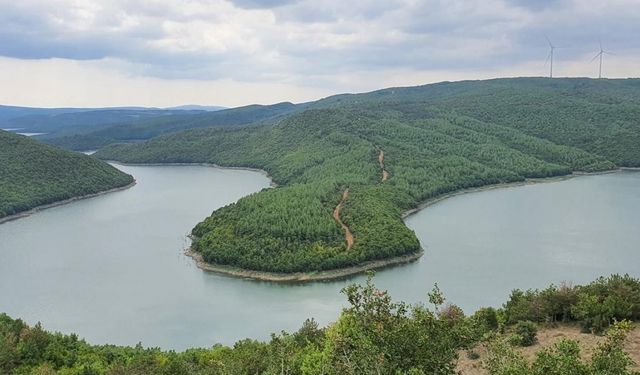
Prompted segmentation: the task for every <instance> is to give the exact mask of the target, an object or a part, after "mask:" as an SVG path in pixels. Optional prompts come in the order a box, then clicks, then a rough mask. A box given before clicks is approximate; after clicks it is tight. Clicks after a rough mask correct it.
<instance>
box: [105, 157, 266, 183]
mask: <svg viewBox="0 0 640 375" xmlns="http://www.w3.org/2000/svg"><path fill="white" fill-rule="evenodd" d="M100 160H102V161H104V162H105V163H112V164H118V165H122V166H125V167H179V166H183V167H210V168H218V169H231V170H238V171H250V172H258V173H260V174H261V175H263V176H265V177H267V178H268V179H269V185H270V186H271V187H278V184H277V183H276V182H274V181H273V178H272V177H271V175H270V174H269V172H267V171H265V170H264V169H260V168H251V167H225V166H222V165H218V164H213V163H124V162H121V161H117V160H108V159H105V160H103V159H100Z"/></svg>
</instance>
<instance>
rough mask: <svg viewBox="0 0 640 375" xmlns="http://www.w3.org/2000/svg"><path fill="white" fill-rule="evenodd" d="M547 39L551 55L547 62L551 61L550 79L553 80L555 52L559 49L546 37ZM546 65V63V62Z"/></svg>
mask: <svg viewBox="0 0 640 375" xmlns="http://www.w3.org/2000/svg"><path fill="white" fill-rule="evenodd" d="M544 37H545V38H546V39H547V42H548V43H549V55H548V56H547V61H549V62H550V63H551V64H550V65H549V78H553V51H555V49H556V48H557V47H556V46H554V45H553V43H551V40H550V39H549V37H548V36H546V35H545V36H544ZM545 64H546V61H545Z"/></svg>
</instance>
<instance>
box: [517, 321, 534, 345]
mask: <svg viewBox="0 0 640 375" xmlns="http://www.w3.org/2000/svg"><path fill="white" fill-rule="evenodd" d="M537 334H538V326H537V325H536V324H535V323H533V322H529V321H524V322H519V323H518V324H516V328H515V335H516V336H518V337H519V338H520V346H531V345H533V344H535V342H536V335H537Z"/></svg>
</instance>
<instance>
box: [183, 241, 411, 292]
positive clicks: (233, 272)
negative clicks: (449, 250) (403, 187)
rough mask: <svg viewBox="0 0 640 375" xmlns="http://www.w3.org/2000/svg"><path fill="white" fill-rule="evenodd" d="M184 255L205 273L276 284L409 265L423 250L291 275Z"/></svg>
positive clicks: (193, 253)
mask: <svg viewBox="0 0 640 375" xmlns="http://www.w3.org/2000/svg"><path fill="white" fill-rule="evenodd" d="M184 254H185V255H186V256H188V257H189V258H191V259H193V260H194V262H195V264H196V266H197V267H198V268H200V269H201V270H203V271H205V272H212V273H217V274H220V275H224V276H231V277H236V278H241V279H248V280H255V281H269V282H277V283H303V282H311V281H332V280H339V279H345V278H349V277H351V276H355V275H358V274H362V273H366V272H368V271H372V270H379V269H383V268H388V267H393V266H397V265H401V264H406V263H411V262H414V261H416V260H418V259H419V258H420V257H421V256H422V255H424V250H423V249H422V248H420V251H418V252H416V253H413V254H407V255H400V256H397V257H393V258H388V259H379V260H370V261H367V262H365V263H362V264H360V265H356V266H351V267H345V268H336V269H332V270H326V271H316V272H293V273H277V272H267V271H252V270H247V269H242V268H238V267H233V266H226V265H221V264H215V263H209V262H206V261H205V260H204V259H202V255H201V254H200V253H198V252H196V251H194V250H193V249H192V248H191V247H188V248H187V249H186V250H185V251H184Z"/></svg>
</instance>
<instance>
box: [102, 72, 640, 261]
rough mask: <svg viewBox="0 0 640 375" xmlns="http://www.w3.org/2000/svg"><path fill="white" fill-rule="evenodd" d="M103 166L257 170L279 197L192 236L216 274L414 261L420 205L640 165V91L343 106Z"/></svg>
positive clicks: (151, 145)
mask: <svg viewBox="0 0 640 375" xmlns="http://www.w3.org/2000/svg"><path fill="white" fill-rule="evenodd" d="M97 156H98V157H101V158H105V159H115V160H121V161H126V162H136V163H163V162H194V163H196V162H209V163H216V164H220V165H226V166H245V167H254V168H262V169H264V170H266V171H268V172H269V173H270V175H271V176H273V179H274V180H275V182H277V183H278V185H279V187H278V188H275V189H270V190H267V191H263V192H260V193H258V194H254V195H251V196H249V197H246V198H243V199H241V200H240V201H238V202H237V203H235V204H232V205H230V206H227V207H224V208H221V209H219V210H217V211H215V212H214V213H213V215H212V216H210V217H209V218H207V219H205V220H204V221H203V222H201V223H200V224H198V225H197V226H196V227H195V228H194V230H193V235H194V236H195V237H196V240H195V242H194V249H195V250H196V251H197V252H198V253H199V254H200V255H201V256H202V257H203V259H204V260H205V261H207V262H209V263H214V264H216V265H226V266H234V267H240V268H243V269H249V270H257V271H268V272H284V273H292V272H310V271H319V270H331V269H336V268H342V267H347V266H354V265H360V264H363V263H364V262H367V261H373V260H380V259H390V258H393V257H398V256H407V255H411V254H416V253H418V252H419V250H420V244H419V243H418V240H417V238H416V237H415V234H414V233H413V232H412V231H411V230H409V229H408V228H407V227H406V226H405V225H404V223H403V221H402V217H401V215H402V212H403V211H405V210H407V209H410V208H413V207H416V206H417V205H418V204H419V203H420V202H423V201H425V200H429V199H433V198H436V197H439V196H442V195H443V194H447V193H451V192H454V191H458V190H460V189H465V188H471V187H479V186H484V185H489V184H500V183H509V182H517V181H524V180H525V179H528V178H544V177H551V176H562V175H567V174H570V173H572V172H574V171H580V172H597V171H603V170H610V169H613V168H615V167H616V166H635V167H638V166H640V80H590V79H553V80H550V79H545V78H522V79H500V80H491V81H473V82H472V81H468V82H454V83H442V84H436V85H426V86H420V87H410V88H392V89H385V90H380V91H376V92H372V93H367V94H358V95H339V96H334V97H330V98H327V99H324V100H320V101H318V102H315V103H309V104H307V106H306V108H304V109H303V110H298V111H294V112H293V113H292V114H290V115H288V116H287V117H285V118H284V119H282V120H280V121H279V122H277V123H276V124H275V125H273V126H269V127H245V128H224V129H216V128H209V129H201V130H191V131H183V132H179V133H175V134H169V135H166V136H162V137H156V138H153V139H151V140H149V141H147V142H142V143H138V144H133V145H113V146H109V147H107V148H105V149H103V150H101V151H99V152H98V153H97ZM343 224H344V225H345V227H346V229H345V227H343V226H342V225H343ZM351 234H352V235H353V243H352V244H351V243H350V239H349V236H350V235H351Z"/></svg>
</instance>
